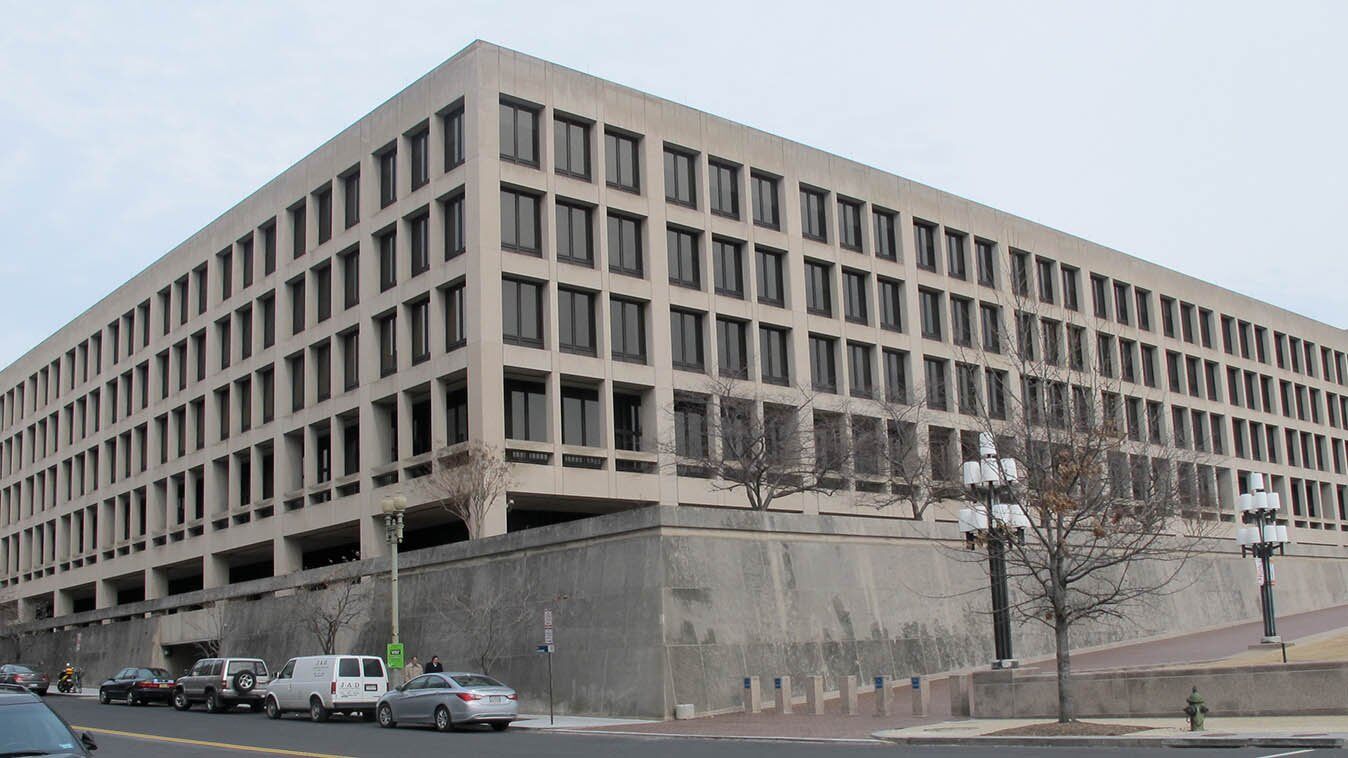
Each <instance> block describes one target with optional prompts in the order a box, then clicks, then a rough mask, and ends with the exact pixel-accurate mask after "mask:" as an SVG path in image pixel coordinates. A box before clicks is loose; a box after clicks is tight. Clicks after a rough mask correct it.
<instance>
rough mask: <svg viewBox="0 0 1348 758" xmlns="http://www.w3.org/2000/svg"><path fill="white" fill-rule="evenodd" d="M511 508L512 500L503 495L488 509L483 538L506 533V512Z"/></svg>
mask: <svg viewBox="0 0 1348 758" xmlns="http://www.w3.org/2000/svg"><path fill="white" fill-rule="evenodd" d="M509 508H510V498H509V496H508V495H504V494H503V495H501V496H500V497H498V498H496V501H495V502H493V503H492V504H491V507H490V508H488V509H487V514H486V516H485V517H484V518H483V524H482V536H483V537H491V536H493V535H496V534H505V533H506V512H507V511H508V510H509Z"/></svg>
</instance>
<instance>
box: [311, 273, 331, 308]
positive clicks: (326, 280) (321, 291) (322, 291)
mask: <svg viewBox="0 0 1348 758" xmlns="http://www.w3.org/2000/svg"><path fill="white" fill-rule="evenodd" d="M314 289H315V290H316V292H315V297H314V299H315V300H316V301H317V302H316V303H314V306H315V309H314V310H315V311H316V314H317V315H316V320H317V321H320V322H322V321H327V320H328V319H329V318H331V317H332V264H331V263H324V264H323V265H322V266H318V267H317V268H315V269H314Z"/></svg>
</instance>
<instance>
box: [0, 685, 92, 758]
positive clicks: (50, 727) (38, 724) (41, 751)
mask: <svg viewBox="0 0 1348 758" xmlns="http://www.w3.org/2000/svg"><path fill="white" fill-rule="evenodd" d="M96 749H98V746H97V745H95V744H94V740H93V738H92V737H90V736H89V735H88V734H81V735H79V736H76V735H75V732H74V730H72V729H71V728H70V724H68V723H66V720H65V719H63V718H61V717H60V716H59V715H58V714H57V713H56V712H55V711H53V710H52V709H51V708H49V707H48V706H47V704H46V703H44V702H42V701H41V700H39V699H38V698H37V697H36V696H34V695H33V693H32V692H29V691H28V688H26V687H24V686H22V685H17V684H0V755H49V756H66V758H69V757H70V756H80V757H81V758H88V756H91V755H93V753H91V752H90V751H92V750H96Z"/></svg>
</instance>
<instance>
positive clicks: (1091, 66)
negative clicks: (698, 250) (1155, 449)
mask: <svg viewBox="0 0 1348 758" xmlns="http://www.w3.org/2000/svg"><path fill="white" fill-rule="evenodd" d="M1346 30H1348V3H1345V2H1322V3H1315V2H1278V3H1252V2H1229V1H1222V2H1194V1H1186V2H1138V1H1137V0H1131V1H1130V2H1122V3H1113V4H1108V5H1106V4H1105V3H1099V2H1065V3H1049V2H1017V3H1007V2H932V1H931V0H923V1H922V2H876V3H873V4H861V3H857V4H852V3H847V2H839V1H838V0H832V1H830V2H794V1H788V0H778V1H777V2H759V3H744V4H742V5H741V4H739V3H734V2H729V1H727V0H720V1H718V2H710V3H699V2H692V1H689V0H681V1H679V2H664V3H659V4H656V3H645V2H637V3H633V2H624V3H604V2H584V1H582V0H568V1H567V2H538V3H533V2H529V3H509V2H465V1H464V0H456V1H455V2H452V3H450V2H432V3H399V2H389V1H388V0H381V1H380V2H368V0H367V1H364V2H339V1H338V0H324V1H323V2H315V3H274V2H266V3H261V2H259V3H245V2H236V3H223V2H211V3H192V2H181V1H180V2H172V3H150V2H143V3H132V2H119V3H74V2H61V3H47V2H27V1H26V0H25V1H22V2H15V1H13V0H0V229H3V234H4V237H3V247H0V366H3V365H7V364H9V363H10V362H11V361H13V360H15V359H16V358H18V357H19V356H20V355H22V354H23V353H24V352H25V351H27V350H28V349H29V348H31V347H33V346H34V345H36V344H37V343H38V342H40V341H41V340H42V339H43V338H45V337H46V336H47V335H49V334H50V333H51V332H53V331H55V330H56V329H58V328H60V327H61V326H62V325H63V324H65V323H66V322H68V321H69V320H70V319H72V318H74V317H75V316H77V315H78V314H79V313H80V312H82V311H83V310H85V309H86V308H88V307H89V306H90V305H92V304H93V303H95V302H96V301H97V300H98V299H99V298H101V297H103V296H104V295H106V294H107V293H109V292H110V291H111V290H112V289H113V288H114V287H115V286H116V285H118V284H120V283H122V282H124V281H126V280H127V279H128V278H130V277H131V276H132V275H134V274H135V273H136V272H138V271H140V270H141V269H142V268H144V267H145V266H147V265H148V264H150V263H151V262H152V261H154V260H155V259H157V258H159V257H160V256H161V255H163V254H164V253H165V252H166V251H168V250H169V249H171V248H172V247H173V246H174V245H176V244H177V243H179V242H181V241H182V240H183V239H185V238H186V237H188V236H189V235H190V234H192V233H193V232H195V231H196V230H198V229H200V228H201V227H202V226H204V225H205V224H207V223H208V222H210V221H211V220H212V219H213V218H215V217H216V216H218V215H219V214H220V213H222V212H223V211H225V210H226V209H228V208H229V207H230V206H232V205H233V204H234V203H236V202H237V201H238V200H240V199H242V198H243V197H244V196H245V195H247V194H249V193H250V192H252V191H253V190H255V189H256V188H257V187H259V186H261V185H262V184H263V183H265V182H266V181H267V180H269V179H271V178H272V177H273V176H275V175H277V174H278V173H280V172H281V171H283V170H284V169H285V168H286V167H288V166H290V165H291V164H292V163H294V162H295V161H296V160H298V159H300V158H301V157H303V156H304V155H305V154H306V153H308V152H309V151H310V150H312V149H313V148H315V147H317V146H318V145H319V144H320V143H322V142H323V141H325V140H326V139H328V138H329V137H331V136H333V135H334V134H336V133H337V132H339V131H340V130H341V129H342V128H344V127H346V126H347V125H349V124H350V123H352V122H353V121H355V120H357V119H359V118H360V117H361V116H363V115H364V114H365V113H367V112H369V111H370V110H371V109H372V108H374V107H375V106H377V105H378V104H379V103H381V102H383V101H384V100H386V99H388V98H389V97H391V96H392V95H393V94H394V93H396V92H397V91H398V90H400V89H401V88H403V87H404V86H406V85H407V84H408V83H410V82H412V81H413V80H414V79H416V78H417V77H419V76H421V75H422V74H424V73H425V72H427V71H429V70H430V69H431V68H433V67H434V66H436V65H437V64H438V63H440V62H442V61H443V60H445V59H446V58H448V57H449V56H451V55H453V54H454V53H455V52H457V51H458V50H459V49H461V48H462V47H464V46H465V45H467V44H468V43H470V42H471V41H472V40H474V39H476V38H481V39H485V40H488V41H490V42H495V43H497V44H500V45H503V46H506V47H511V48H514V49H517V50H520V51H522V52H525V53H529V54H531V55H536V56H539V57H541V58H546V59H548V60H551V61H554V62H556V63H559V64H562V65H565V66H569V67H572V68H575V69H579V70H581V71H585V72H587V73H591V74H595V75H597V76H601V77H603V78H605V79H610V80H613V81H615V82H619V83H621V84H626V85H630V86H632V87H636V88H638V89H641V90H645V91H648V92H651V93H654V94H656V95H660V96H663V97H667V98H670V99H672V100H676V101H678V102H681V103H685V104H687V105H690V106H693V107H696V108H700V109H703V110H706V111H709V112H711V113H715V114H718V115H721V116H725V117H727V118H730V119H732V120H735V121H740V122H743V123H747V124H749V125H752V126H755V127H758V128H761V129H764V130H766V131H769V132H772V133H775V134H780V135H783V136H785V137H789V138H791V139H795V140H798V141H800V142H803V143H805V144H808V145H812V146H815V147H818V148H821V149H824V150H827V151H830V152H834V153H838V154H841V155H844V156H847V157H849V158H853V159H855V160H858V161H861V162H863V163H867V164H869V165H872V166H876V167H878V168H881V169H884V170H887V171H892V172H894V173H897V174H900V175H902V176H905V177H908V178H911V179H914V180H917V181H920V182H924V183H926V184H930V185H932V186H935V187H938V188H940V189H943V190H947V191H949V192H953V193H955V194H958V195H962V196H965V197H968V198H972V199H974V200H978V201H980V202H983V203H986V204H988V205H992V206H994V207H997V208H1000V209H1003V210H1006V211H1009V212H1011V213H1015V214H1017V215H1020V216H1024V217H1027V218H1030V219H1033V220H1035V221H1038V222H1040V223H1043V224H1047V225H1049V226H1052V227H1056V228H1058V229H1062V230H1065V231H1068V232H1071V233H1073V234H1077V235H1080V236H1082V237H1085V238H1087V239H1090V240H1092V241H1095V242H1098V243H1101V244H1104V245H1109V246H1111V247H1114V248H1117V249H1119V250H1123V251H1125V252H1128V253H1131V254H1133V255H1137V256H1140V257H1142V258H1146V259H1149V260H1152V261H1156V262H1158V263H1161V264H1163V265H1166V266H1170V267H1172V268H1175V269H1178V270H1180V271H1183V272H1185V273H1189V274H1192V275H1195V276H1198V277H1201V278H1205V279H1209V280H1211V281H1213V282H1216V283H1217V284H1220V285H1223V286H1226V287H1230V288H1232V289H1235V290H1238V291H1241V292H1245V293H1249V294H1251V295H1254V296H1256V297H1259V298H1262V299H1265V300H1269V301H1271V302H1273V303H1276V304H1278V305H1281V306H1283V307H1286V308H1290V309H1292V310H1295V311H1298V312H1301V313H1305V314H1307V315H1309V316H1312V317H1315V318H1319V319H1322V320H1324V321H1327V322H1329V323H1332V324H1335V325H1337V326H1340V327H1343V326H1345V325H1348V318H1346V317H1345V314H1344V305H1345V298H1344V296H1343V294H1342V293H1343V292H1344V289H1345V285H1346V284H1348V262H1345V252H1346V251H1345V235H1344V234H1343V233H1342V227H1343V223H1344V220H1345V218H1348V201H1346V198H1345V190H1348V185H1346V184H1345V180H1344V178H1343V177H1344V176H1345V175H1348V148H1345V146H1344V145H1345V124H1348V97H1345V93H1346V92H1348V85H1346V84H1345V82H1346V80H1348V46H1346V45H1344V44H1343V40H1342V35H1343V34H1344V32H1345V31H1346Z"/></svg>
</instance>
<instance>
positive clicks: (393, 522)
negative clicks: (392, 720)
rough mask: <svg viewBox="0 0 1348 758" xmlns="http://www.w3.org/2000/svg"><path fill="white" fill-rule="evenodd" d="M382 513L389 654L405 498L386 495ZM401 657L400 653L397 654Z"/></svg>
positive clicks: (392, 641) (395, 613) (395, 635)
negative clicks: (386, 551) (386, 550)
mask: <svg viewBox="0 0 1348 758" xmlns="http://www.w3.org/2000/svg"><path fill="white" fill-rule="evenodd" d="M379 508H380V510H382V511H383V512H384V539H385V540H386V541H387V542H388V544H389V594H390V596H391V597H390V598H389V604H390V607H391V608H392V618H391V619H390V621H391V624H392V628H391V634H390V645H389V648H390V652H391V651H392V649H393V648H395V647H397V646H398V644H399V643H398V545H399V543H401V542H402V541H403V511H406V510H407V497H406V496H404V495H402V494H394V495H387V496H385V497H384V499H383V500H381V501H379ZM399 657H401V653H400V654H399ZM397 669H398V674H397V678H399V679H401V678H402V667H401V666H400V665H399V666H397Z"/></svg>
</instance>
